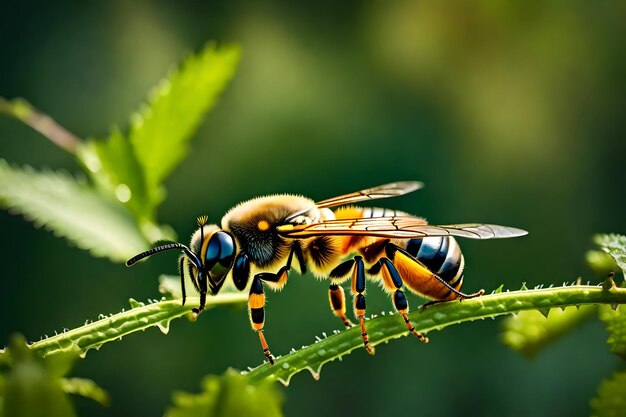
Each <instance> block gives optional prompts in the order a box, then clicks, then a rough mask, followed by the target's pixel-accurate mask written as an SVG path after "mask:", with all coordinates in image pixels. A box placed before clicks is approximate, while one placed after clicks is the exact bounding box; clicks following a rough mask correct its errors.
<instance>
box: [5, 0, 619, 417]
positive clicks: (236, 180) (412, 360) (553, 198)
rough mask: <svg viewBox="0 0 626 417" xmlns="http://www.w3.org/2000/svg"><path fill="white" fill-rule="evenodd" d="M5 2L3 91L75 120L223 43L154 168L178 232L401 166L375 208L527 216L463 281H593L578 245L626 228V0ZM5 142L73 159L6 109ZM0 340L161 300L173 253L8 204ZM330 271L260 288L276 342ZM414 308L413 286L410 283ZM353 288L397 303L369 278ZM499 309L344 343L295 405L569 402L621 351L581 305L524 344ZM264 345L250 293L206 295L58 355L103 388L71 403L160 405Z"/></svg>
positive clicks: (329, 325)
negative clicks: (161, 320) (417, 336)
mask: <svg viewBox="0 0 626 417" xmlns="http://www.w3.org/2000/svg"><path fill="white" fill-rule="evenodd" d="M1 15H2V16H0V22H1V24H0V60H1V63H2V64H1V65H0V95H2V96H4V97H8V98H13V97H18V96H20V97H24V98H26V99H27V100H29V101H30V102H31V103H33V104H34V105H35V106H36V107H37V108H39V109H41V110H42V111H44V112H47V113H48V114H50V115H51V116H53V117H54V118H55V119H56V120H57V121H58V122H59V123H61V124H62V125H63V126H65V127H67V128H68V129H69V130H71V131H73V132H74V133H76V134H77V135H79V136H81V137H105V136H106V135H107V133H108V131H109V128H110V127H111V126H112V125H113V124H115V125H118V126H120V127H122V128H123V129H125V128H127V126H128V115H129V114H130V113H131V112H133V111H135V110H136V109H137V108H138V107H139V105H140V103H142V102H143V101H144V99H145V97H146V92H147V91H148V90H149V88H150V87H151V86H153V85H154V84H156V83H157V82H158V80H159V79H160V78H161V77H163V76H164V75H165V74H166V72H167V71H168V70H169V69H170V68H172V66H173V65H175V64H176V63H177V62H179V61H180V60H181V59H182V58H183V57H184V56H185V54H186V53H188V52H190V51H196V50H198V49H199V48H200V47H201V46H202V45H203V44H204V43H205V42H206V41H208V40H216V41H219V42H234V43H238V44H240V45H241V46H242V48H243V58H242V61H241V64H240V66H239V69H238V71H237V75H236V77H235V78H234V80H233V81H232V83H231V85H230V86H229V88H228V89H227V91H226V92H225V94H224V95H223V96H222V99H221V100H220V103H219V105H218V106H217V107H216V108H215V109H214V110H213V111H212V112H211V113H210V114H209V116H208V117H207V119H206V121H205V123H204V124H203V126H202V128H201V129H200V131H199V133H198V134H197V136H196V138H195V139H194V142H193V149H192V152H191V154H190V156H189V157H188V158H187V159H186V160H185V162H184V164H183V165H181V166H180V167H179V168H178V169H177V170H176V171H175V173H174V174H173V175H172V176H171V177H170V178H169V179H168V181H167V183H166V186H167V189H168V197H167V199H166V201H165V203H164V204H163V205H162V207H161V209H160V212H159V220H160V221H161V222H164V223H168V224H170V225H172V227H173V228H174V229H175V230H176V231H177V233H178V235H179V236H180V237H181V239H182V240H183V241H186V240H187V236H189V235H190V234H191V233H192V231H193V229H194V219H195V218H196V217H197V216H198V215H200V214H207V215H208V216H209V218H210V219H212V220H213V221H216V222H217V221H218V220H219V219H220V217H221V215H222V214H223V213H224V212H225V211H226V210H227V209H228V208H230V207H231V206H232V205H234V204H236V203H238V202H240V201H242V200H245V199H248V198H251V197H254V196H258V195H263V194H268V193H278V192H290V193H300V194H304V195H307V196H310V197H312V198H315V199H322V198H326V197H330V196H333V195H337V194H341V193H344V192H348V191H353V190H356V189H360V188H363V187H367V186H371V185H376V184H380V183H384V182H388V181H393V180H399V179H418V180H421V181H424V182H425V183H426V188H425V189H424V190H421V191H419V192H418V193H416V194H412V195H410V196H406V197H403V198H398V199H394V200H386V201H385V202H384V203H385V205H387V206H390V207H393V208H396V209H401V210H405V211H409V212H412V213H415V214H419V215H422V216H425V217H426V218H427V219H429V221H431V222H432V223H452V222H467V221H471V222H490V223H500V224H506V225H511V226H518V227H522V228H525V229H527V230H529V231H530V235H529V236H528V237H525V238H522V239H515V240H503V241H488V242H476V241H464V242H462V243H463V249H464V253H465V256H466V260H467V270H466V287H465V288H466V290H467V291H475V290H478V289H479V288H485V289H487V290H491V289H494V288H496V287H497V286H498V285H499V284H501V283H504V284H505V286H506V287H509V288H512V289H514V288H518V287H519V286H520V285H521V283H522V282H527V285H528V286H529V287H530V286H534V285H537V284H540V283H546V284H549V283H562V282H563V281H566V280H567V281H572V280H574V279H576V278H577V277H579V276H583V277H584V278H585V279H591V280H599V279H600V278H599V277H597V276H594V275H593V274H592V273H591V272H590V271H589V270H588V268H587V267H586V265H585V261H584V254H585V251H586V250H587V249H589V248H590V247H591V242H590V237H591V235H592V234H593V233H596V232H602V231H605V232H625V231H626V230H625V226H626V220H625V218H624V208H623V207H624V203H625V202H626V196H625V194H624V190H625V188H624V186H625V184H626V179H625V175H624V169H623V158H624V155H626V140H625V138H624V128H625V127H626V117H625V116H626V114H625V110H624V109H625V104H626V103H625V101H626V100H625V97H626V81H625V77H624V74H626V65H625V63H626V58H625V57H626V47H625V46H626V43H625V42H624V39H626V25H624V22H625V21H626V4H625V2H623V1H606V2H584V1H571V2H565V1H545V2H526V1H521V0H519V1H508V2H505V1H497V0H486V1H482V2H461V1H459V2H421V1H407V0H400V1H396V2H384V1H363V2H357V1H344V2H339V4H335V2H287V1H282V2H281V1H273V2H266V3H264V4H253V3H249V2H240V1H233V2H227V3H226V2H220V3H218V2H193V3H191V2H164V1H163V2H150V1H135V2H125V1H121V0H119V1H109V2H91V3H88V4H83V3H76V2H44V1H39V2H36V1H35V2H21V3H17V2H14V3H12V4H11V5H8V4H7V5H4V7H3V12H2V13H1ZM0 138H1V140H0V156H1V157H2V158H5V159H7V160H8V161H10V162H12V163H16V164H20V165H32V166H34V167H37V168H43V167H49V168H53V169H64V170H67V171H70V172H77V171H78V167H77V165H76V163H75V161H74V159H73V157H72V156H71V155H69V154H67V153H65V152H64V151H62V150H60V149H59V148H57V147H55V145H53V144H52V143H51V142H49V141H48V140H46V139H45V138H43V137H41V136H40V135H39V134H38V133H36V132H34V131H31V130H30V129H29V128H28V127H26V126H24V125H22V124H20V123H19V122H17V121H15V120H12V119H8V118H5V117H2V118H0ZM0 230H1V231H2V239H1V240H0V246H1V248H0V252H1V253H2V262H1V263H0V271H1V272H0V276H1V277H2V278H1V279H2V284H1V286H0V288H1V290H0V341H2V342H1V344H4V343H5V342H6V340H7V339H8V337H9V335H10V334H11V333H13V332H18V331H19V332H22V333H24V334H25V335H26V337H27V338H28V339H29V340H38V339H39V337H40V336H42V335H43V334H44V333H47V334H51V333H53V332H54V331H55V330H61V329H63V328H64V327H67V328H72V327H76V326H79V325H81V324H82V323H83V322H84V321H85V320H86V319H93V318H96V317H97V316H98V314H100V313H113V312H117V311H119V310H121V308H123V307H127V299H128V298H129V297H134V298H137V299H146V298H156V297H158V293H157V277H158V275H159V274H161V273H171V274H175V273H176V255H175V254H171V255H169V256H168V255H161V256H158V257H155V258H154V259H153V260H151V261H150V262H147V263H144V264H142V266H141V268H137V269H132V270H128V269H126V268H124V267H123V266H121V265H117V264H113V263H111V262H109V261H107V260H104V259H96V258H92V257H91V256H90V255H89V254H88V253H87V252H84V251H81V250H79V249H76V248H74V247H71V246H70V245H68V244H67V242H66V241H65V240H62V239H58V238H55V237H54V236H53V235H52V234H51V233H49V232H47V231H45V230H42V229H35V228H33V226H32V225H31V224H30V223H27V222H26V221H24V220H23V219H22V218H21V217H18V216H13V215H10V214H8V213H7V212H5V211H2V212H0ZM326 293H327V284H326V283H325V282H320V281H316V280H314V279H313V278H312V277H311V276H308V275H307V276H304V277H300V276H298V275H297V274H293V275H292V277H291V278H290V282H289V285H287V287H286V288H285V289H284V291H282V293H280V294H269V303H268V310H267V324H266V329H267V330H266V335H267V337H268V340H269V342H270V345H271V347H272V350H273V351H274V352H275V353H276V354H282V353H286V352H288V351H289V349H290V348H292V347H299V346H301V345H303V344H309V343H311V342H312V341H313V340H314V336H315V335H319V334H321V332H322V331H325V332H327V333H330V332H331V331H332V330H333V329H337V328H339V327H340V326H339V324H340V323H339V322H338V320H337V319H335V318H334V317H333V316H332V315H331V313H330V312H329V310H328V306H327V299H326V297H327V295H326ZM410 302H412V304H413V306H416V305H417V304H418V303H419V302H420V301H419V300H418V299H417V298H416V297H412V298H411V299H410ZM368 309H369V311H371V312H377V311H380V310H382V309H385V310H389V309H390V304H389V301H388V300H387V298H386V296H384V295H383V294H382V292H380V291H378V289H377V288H375V287H373V286H372V287H371V289H370V291H369V292H368ZM499 326H500V324H499V322H498V321H486V322H480V323H472V324H466V325H462V326H457V327H452V328H448V329H446V330H445V331H443V332H435V333H432V334H430V339H431V343H430V344H428V345H421V344H419V343H417V342H416V341H415V340H414V339H413V338H403V339H401V340H398V341H394V342H392V343H390V344H389V345H383V346H380V347H379V348H378V349H377V354H376V356H375V357H369V356H368V355H367V354H366V353H365V351H357V352H356V353H353V354H352V355H350V356H348V357H346V358H344V360H343V362H340V363H339V362H335V363H332V364H330V365H327V366H326V367H325V368H324V369H323V371H322V375H321V380H320V381H317V382H316V381H313V380H312V378H311V377H310V375H308V374H306V373H303V374H299V375H296V376H295V377H294V378H293V380H292V383H291V385H290V386H289V387H288V388H286V389H284V393H285V394H286V403H285V411H286V413H287V415H299V416H318V415H328V416H334V415H381V416H382V415H394V414H398V415H400V414H401V415H441V416H451V415H460V414H463V415H481V416H492V415H493V416H495V415H504V414H506V415H509V416H527V415H533V416H577V415H580V416H583V415H588V412H589V411H588V410H589V409H588V401H589V399H590V398H591V397H592V396H593V395H594V394H595V391H596V387H597V386H598V384H599V382H600V381H601V380H602V379H603V378H605V377H607V376H609V375H610V373H611V372H612V371H613V370H615V369H617V368H618V367H619V366H620V363H619V360H618V359H617V358H615V357H613V356H611V354H610V353H608V348H607V346H606V344H605V338H606V335H605V333H604V331H603V329H602V328H601V326H600V325H599V323H595V322H590V323H587V324H586V325H585V326H583V327H582V328H581V329H578V330H577V331H576V332H575V333H573V334H571V335H570V336H568V337H566V338H565V339H563V340H560V341H558V342H556V343H554V344H553V345H551V346H550V347H549V348H547V349H546V350H545V351H544V352H542V353H541V354H540V355H539V356H538V357H536V358H534V359H532V360H527V359H525V358H522V357H521V356H520V355H519V354H517V353H515V352H512V351H510V350H508V349H507V348H506V347H504V346H503V345H502V344H501V343H500V341H499V340H498V333H499ZM261 359H262V355H261V352H260V348H259V346H258V340H257V337H256V336H255V335H254V334H253V333H252V332H251V331H250V329H249V325H248V319H247V315H246V313H245V311H244V310H242V309H224V310H213V311H210V313H208V314H205V315H203V316H202V318H201V320H199V321H198V322H197V323H190V322H187V321H185V320H178V321H176V322H174V323H173V324H172V326H171V330H170V333H169V335H168V336H164V335H162V334H161V333H160V332H159V331H158V330H157V329H150V330H148V331H146V332H145V333H143V334H134V335H132V336H129V337H127V338H125V339H124V341H123V342H122V343H114V344H108V345H107V346H105V347H104V348H103V349H102V350H100V351H98V352H91V353H89V354H88V356H87V358H86V359H85V360H84V361H80V363H79V364H78V366H77V367H76V369H75V370H74V372H73V374H74V375H77V376H85V377H89V378H93V379H94V380H95V381H97V382H98V383H99V384H100V385H102V386H103V387H104V388H105V389H106V390H108V391H109V393H110V394H111V396H112V400H113V403H112V405H111V406H110V407H109V408H107V409H103V408H100V407H99V406H97V405H94V404H91V403H90V402H89V401H87V400H81V399H77V400H76V401H77V404H78V408H79V413H80V415H83V416H86V415H92V416H98V415H103V416H104V415H117V416H131V415H133V416H134V415H144V416H149V415H161V414H162V412H163V410H164V409H165V408H166V407H167V405H168V404H170V401H171V392H172V391H174V390H178V389H182V390H187V391H197V390H198V389H199V383H200V380H201V378H202V376H204V375H206V374H221V373H222V372H223V371H224V370H225V369H227V368H228V367H235V368H239V369H244V368H246V367H247V366H256V365H257V364H258V363H259V362H260V361H261Z"/></svg>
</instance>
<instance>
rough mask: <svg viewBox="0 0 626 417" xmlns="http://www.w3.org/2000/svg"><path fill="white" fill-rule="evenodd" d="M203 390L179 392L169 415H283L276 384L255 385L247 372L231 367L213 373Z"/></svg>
mask: <svg viewBox="0 0 626 417" xmlns="http://www.w3.org/2000/svg"><path fill="white" fill-rule="evenodd" d="M202 388H203V391H202V392H201V393H199V394H189V393H185V392H177V393H174V395H173V402H174V406H173V407H171V408H170V409H168V410H167V411H166V412H165V417H198V416H205V417H231V416H232V417H237V416H255V417H279V416H282V415H283V413H282V411H281V404H282V402H283V400H282V395H281V393H280V391H279V390H278V388H277V387H276V384H274V383H271V382H268V381H261V382H259V383H257V384H255V385H251V384H250V383H249V381H248V378H247V377H246V376H245V375H241V374H240V373H239V372H236V371H233V370H228V371H226V373H225V374H224V375H222V376H215V375H210V376H207V377H206V378H205V379H204V381H203V382H202Z"/></svg>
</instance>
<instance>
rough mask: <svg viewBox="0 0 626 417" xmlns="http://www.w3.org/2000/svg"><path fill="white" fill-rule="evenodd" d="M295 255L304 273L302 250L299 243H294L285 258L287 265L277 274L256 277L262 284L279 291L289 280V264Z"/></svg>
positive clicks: (270, 273)
mask: <svg viewBox="0 0 626 417" xmlns="http://www.w3.org/2000/svg"><path fill="white" fill-rule="evenodd" d="M294 254H295V255H296V258H297V259H298V263H299V264H300V270H301V272H302V273H305V272H306V263H305V262H304V256H303V255H302V249H301V247H300V242H298V241H295V242H293V244H292V245H291V249H290V250H289V257H287V263H286V264H285V266H283V267H282V268H280V269H279V270H278V272H277V273H275V274H274V273H272V272H260V273H258V274H257V276H258V277H259V278H260V279H261V280H262V281H264V282H268V283H271V284H270V286H271V287H272V288H274V289H281V288H282V287H284V286H285V284H286V283H287V278H289V271H290V270H291V262H292V261H293V255H294Z"/></svg>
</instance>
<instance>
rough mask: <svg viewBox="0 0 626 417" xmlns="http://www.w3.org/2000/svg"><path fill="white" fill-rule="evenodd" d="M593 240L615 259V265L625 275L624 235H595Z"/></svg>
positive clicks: (625, 250) (625, 246)
mask: <svg viewBox="0 0 626 417" xmlns="http://www.w3.org/2000/svg"><path fill="white" fill-rule="evenodd" d="M593 240H594V242H595V243H596V244H598V245H600V246H601V247H602V250H604V251H605V252H606V253H608V254H609V255H611V256H612V257H613V259H615V262H617V265H618V266H619V267H620V268H621V269H622V273H623V274H624V276H626V236H622V235H616V234H610V235H596V236H594V238H593Z"/></svg>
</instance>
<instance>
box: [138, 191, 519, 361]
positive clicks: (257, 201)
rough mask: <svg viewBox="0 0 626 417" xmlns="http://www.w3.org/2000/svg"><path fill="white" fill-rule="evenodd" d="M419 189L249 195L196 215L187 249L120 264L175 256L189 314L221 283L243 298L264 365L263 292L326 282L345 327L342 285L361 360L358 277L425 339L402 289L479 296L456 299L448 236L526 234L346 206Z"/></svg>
mask: <svg viewBox="0 0 626 417" xmlns="http://www.w3.org/2000/svg"><path fill="white" fill-rule="evenodd" d="M422 186H423V184H422V183H421V182H416V181H403V182H394V183H391V184H385V185H380V186H378V187H373V188H369V189H365V190H361V191H357V192H354V193H350V194H345V195H341V196H338V197H334V198H330V199H327V200H322V201H318V202H314V201H313V200H311V199H309V198H306V197H302V196H297V195H289V194H281V195H272V196H266V197H258V198H254V199H252V200H248V201H245V202H243V203H240V204H238V205H236V206H235V207H233V208H232V209H230V210H229V211H228V212H227V213H226V214H225V215H224V217H223V218H222V221H221V225H220V226H217V225H214V224H207V220H208V219H207V217H206V216H203V217H200V218H199V219H198V221H197V223H198V229H197V230H196V231H195V233H194V234H193V236H192V238H191V242H190V244H189V246H185V245H184V244H182V243H174V242H172V243H167V244H164V245H161V246H158V247H155V248H152V249H150V250H148V251H145V252H143V253H140V254H138V255H136V256H135V257H133V258H131V259H129V260H128V261H127V262H126V265H127V266H132V265H134V264H135V263H136V262H138V261H139V260H141V259H144V258H146V257H149V256H151V255H154V254H156V253H159V252H163V251H168V250H180V251H182V255H181V256H180V259H179V272H180V279H181V287H182V303H183V305H184V304H185V299H186V295H185V281H186V280H190V281H191V283H192V284H193V287H194V288H195V290H196V291H197V292H198V293H199V294H200V305H199V307H197V308H193V309H192V311H193V312H194V313H195V314H199V313H200V312H201V311H202V310H203V309H204V307H205V303H206V297H207V294H209V293H210V294H212V295H215V294H218V293H219V292H220V289H221V288H222V287H223V285H224V283H225V282H227V281H230V282H232V284H233V285H234V287H235V288H236V289H237V290H239V291H247V292H248V294H249V296H248V312H249V317H250V324H251V326H252V329H253V330H254V331H255V332H256V333H257V334H258V336H259V339H260V342H261V346H262V348H263V353H264V354H265V356H266V357H267V359H268V360H269V362H270V363H271V364H273V363H274V357H273V356H272V354H271V353H270V349H269V347H268V344H267V341H266V339H265V336H264V334H263V327H264V324H265V293H264V287H266V286H267V287H269V288H271V289H274V290H280V289H282V288H283V287H284V285H285V284H286V283H287V280H288V278H289V272H290V271H291V270H292V269H296V270H297V271H298V272H299V273H300V274H304V273H306V272H307V271H311V272H312V273H313V275H315V276H316V277H318V278H327V279H329V280H330V285H329V288H328V298H329V302H330V308H331V310H332V312H333V313H334V315H336V316H337V317H339V318H340V319H341V321H342V322H343V323H344V325H345V326H346V327H351V326H353V323H352V322H351V321H350V320H349V319H348V317H347V316H346V301H345V292H344V289H343V287H342V286H341V284H342V283H344V282H345V281H348V280H349V281H350V282H351V291H350V292H351V294H352V297H353V307H354V315H355V318H356V319H357V320H358V321H359V325H360V327H361V334H362V338H363V344H364V347H365V349H366V350H367V352H368V353H370V354H373V353H374V349H373V347H372V346H371V345H370V342H369V338H368V334H367V329H366V326H365V311H366V304H365V287H366V282H367V281H368V280H367V279H366V278H369V280H370V281H377V282H379V283H380V284H382V287H383V289H384V290H385V291H386V292H387V293H389V295H390V297H391V300H392V303H393V306H394V308H395V310H396V311H397V312H398V314H399V315H400V316H401V317H402V319H403V320H404V322H405V324H406V326H407V329H408V331H409V332H411V333H413V334H414V335H415V336H416V337H417V338H418V339H419V340H420V341H422V342H427V341H428V338H426V337H425V336H424V335H422V334H421V333H419V332H418V331H417V330H415V328H414V327H413V325H412V324H411V322H410V320H409V317H408V312H409V303H408V301H407V297H406V295H405V292H404V291H405V289H408V290H409V291H411V292H413V293H415V294H418V295H420V296H422V297H425V298H427V299H430V300H431V301H430V303H427V304H433V303H438V302H444V301H451V300H462V299H467V298H473V297H478V296H480V295H482V294H483V293H484V291H483V290H480V291H478V292H475V293H471V294H465V293H463V292H461V287H462V285H463V268H464V265H465V260H464V258H463V255H462V253H461V250H460V248H459V246H458V244H457V242H456V239H455V237H465V238H471V239H492V238H510V237H518V236H523V235H525V234H527V232H526V231H524V230H521V229H517V228H513V227H506V226H497V225H491V224H452V225H445V226H434V225H429V224H427V222H426V220H424V219H423V218H421V217H416V216H412V215H410V214H407V213H403V212H400V211H396V210H390V209H385V208H369V207H359V206H355V205H354V204H355V203H360V202H363V201H371V200H375V199H383V198H389V197H396V196H401V195H404V194H407V193H410V192H413V191H415V190H418V189H420V188H422ZM331 208H334V210H331Z"/></svg>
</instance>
